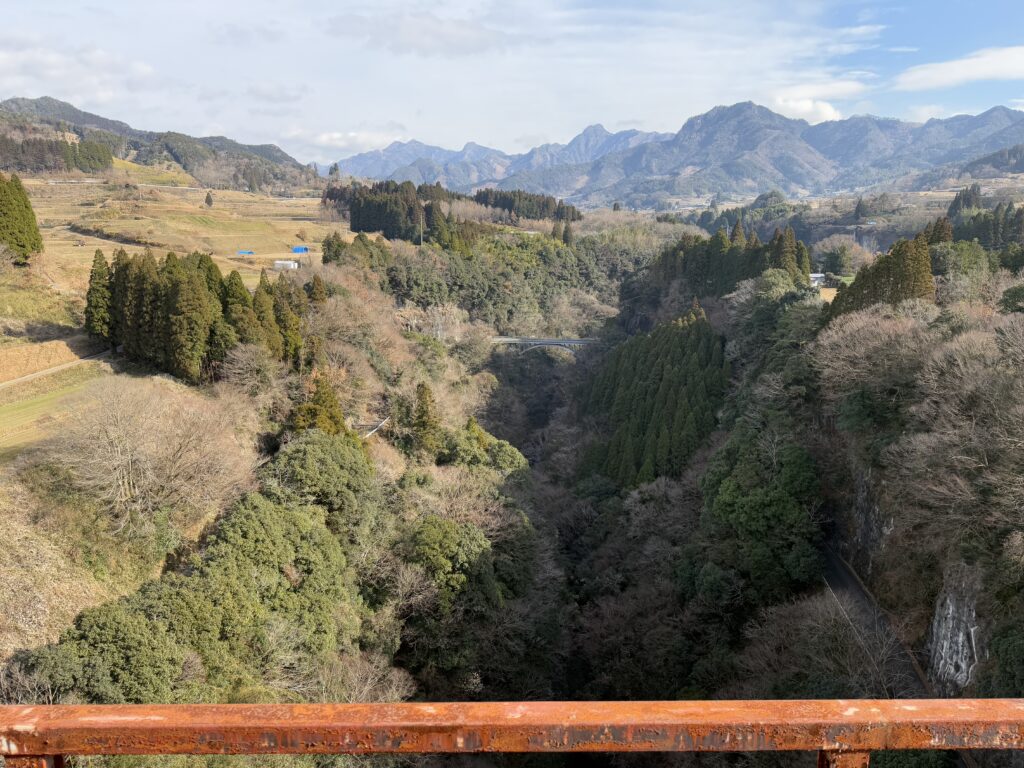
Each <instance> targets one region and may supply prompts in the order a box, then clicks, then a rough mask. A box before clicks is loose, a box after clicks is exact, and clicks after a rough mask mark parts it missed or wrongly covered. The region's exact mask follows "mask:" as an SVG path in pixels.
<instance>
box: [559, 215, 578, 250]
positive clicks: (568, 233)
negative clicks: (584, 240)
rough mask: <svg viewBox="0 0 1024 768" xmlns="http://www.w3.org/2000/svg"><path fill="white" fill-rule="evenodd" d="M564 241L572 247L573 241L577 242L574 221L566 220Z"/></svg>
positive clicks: (563, 230) (563, 231)
mask: <svg viewBox="0 0 1024 768" xmlns="http://www.w3.org/2000/svg"><path fill="white" fill-rule="evenodd" d="M562 242H563V243H565V244H566V245H567V246H569V247H570V248H572V245H573V243H574V242H576V239H575V236H574V235H573V232H572V222H569V221H566V222H565V227H563V229H562Z"/></svg>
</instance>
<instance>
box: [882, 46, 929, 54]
mask: <svg viewBox="0 0 1024 768" xmlns="http://www.w3.org/2000/svg"><path fill="white" fill-rule="evenodd" d="M885 50H887V51H888V52H889V53H917V52H918V51H919V50H921V49H920V48H915V47H914V46H912V45H894V46H892V47H890V48H886V49H885Z"/></svg>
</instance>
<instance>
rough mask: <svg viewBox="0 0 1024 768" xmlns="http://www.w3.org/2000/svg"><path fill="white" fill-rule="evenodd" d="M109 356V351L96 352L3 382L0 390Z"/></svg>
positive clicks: (0, 384)
mask: <svg viewBox="0 0 1024 768" xmlns="http://www.w3.org/2000/svg"><path fill="white" fill-rule="evenodd" d="M109 356H110V350H109V349H108V350H104V351H103V352H97V353H96V354H94V355H87V356H86V357H80V358H78V359H77V360H72V361H71V362H69V363H61V364H60V365H55V366H53V367H52V368H44V369H43V370H41V371H36V372H35V373H30V374H28V375H26V376H20V377H19V378H17V379H11V380H10V381H5V382H3V383H0V389H5V388H7V387H13V386H16V385H18V384H24V383H25V382H26V381H32V380H33V379H38V378H40V377H42V376H49V375H50V374H51V373H57V372H58V371H63V370H65V369H67V368H73V367H75V366H76V365H81V364H82V363H87V362H89V361H90V360H102V359H103V358H105V357H109Z"/></svg>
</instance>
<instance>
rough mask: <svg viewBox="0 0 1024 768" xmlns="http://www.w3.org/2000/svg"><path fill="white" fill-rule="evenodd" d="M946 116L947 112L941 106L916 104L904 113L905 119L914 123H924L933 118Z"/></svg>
mask: <svg viewBox="0 0 1024 768" xmlns="http://www.w3.org/2000/svg"><path fill="white" fill-rule="evenodd" d="M948 114H949V110H948V109H946V108H945V107H943V106H942V105H941V104H918V105H916V106H913V107H908V108H907V111H906V115H907V119H908V120H910V121H911V122H914V123H926V122H928V121H929V120H931V119H932V118H933V117H946V116H947V115H948Z"/></svg>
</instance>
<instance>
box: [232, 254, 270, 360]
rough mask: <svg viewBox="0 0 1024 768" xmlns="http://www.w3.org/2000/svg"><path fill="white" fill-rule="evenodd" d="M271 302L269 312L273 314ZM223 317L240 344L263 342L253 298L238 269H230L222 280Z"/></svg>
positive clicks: (261, 328) (261, 329)
mask: <svg viewBox="0 0 1024 768" xmlns="http://www.w3.org/2000/svg"><path fill="white" fill-rule="evenodd" d="M273 312H274V308H273V302H271V306H270V314H271V315H273ZM223 313H224V319H225V320H226V321H227V323H228V324H229V325H230V326H231V327H232V328H234V329H235V334H236V335H237V336H238V340H239V341H240V342H241V343H242V344H262V343H264V336H263V327H262V325H261V324H260V319H259V318H258V317H257V316H256V312H255V310H254V309H253V299H252V296H250V295H249V289H248V288H246V287H245V283H243V282H242V276H241V275H240V274H238V270H232V271H231V274H230V275H228V279H227V280H225V281H224V305H223Z"/></svg>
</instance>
